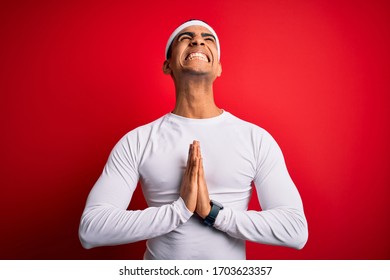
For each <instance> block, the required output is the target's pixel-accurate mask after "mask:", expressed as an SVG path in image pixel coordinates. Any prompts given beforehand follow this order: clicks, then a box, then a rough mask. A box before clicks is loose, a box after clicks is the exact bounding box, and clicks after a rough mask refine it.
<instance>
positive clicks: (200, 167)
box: [198, 158, 204, 178]
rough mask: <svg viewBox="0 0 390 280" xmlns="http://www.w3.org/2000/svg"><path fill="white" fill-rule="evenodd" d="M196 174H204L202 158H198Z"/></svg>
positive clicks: (201, 176) (200, 175)
mask: <svg viewBox="0 0 390 280" xmlns="http://www.w3.org/2000/svg"><path fill="white" fill-rule="evenodd" d="M198 174H199V177H200V178H203V176H204V169H203V158H200V160H199V172H198Z"/></svg>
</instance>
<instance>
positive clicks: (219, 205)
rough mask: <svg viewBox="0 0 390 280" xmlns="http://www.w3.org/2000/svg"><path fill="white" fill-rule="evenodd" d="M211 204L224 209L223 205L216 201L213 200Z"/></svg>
mask: <svg viewBox="0 0 390 280" xmlns="http://www.w3.org/2000/svg"><path fill="white" fill-rule="evenodd" d="M211 203H212V204H213V205H215V206H218V207H219V208H221V209H223V205H222V204H221V203H219V202H218V201H215V200H211Z"/></svg>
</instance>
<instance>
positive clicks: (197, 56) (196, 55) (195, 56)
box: [187, 52, 209, 62]
mask: <svg viewBox="0 0 390 280" xmlns="http://www.w3.org/2000/svg"><path fill="white" fill-rule="evenodd" d="M187 59H188V60H193V59H199V60H203V61H206V62H208V61H209V60H208V59H207V56H206V55H205V54H204V53H198V52H197V53H191V54H190V55H189V56H188V58H187Z"/></svg>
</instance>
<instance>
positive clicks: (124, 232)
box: [79, 198, 192, 249]
mask: <svg viewBox="0 0 390 280" xmlns="http://www.w3.org/2000/svg"><path fill="white" fill-rule="evenodd" d="M191 215H192V213H191V212H190V211H189V210H188V209H187V208H186V206H185V204H184V202H183V200H182V199H181V198H179V199H178V200H177V201H175V202H173V203H172V204H167V205H163V206H161V207H149V208H146V209H145V210H139V211H129V210H124V209H120V208H118V207H115V206H113V205H110V204H104V203H101V204H91V205H87V207H86V208H85V210H84V213H83V215H82V218H81V223H80V228H79V236H80V240H81V243H82V245H83V247H84V248H87V249H89V248H93V247H97V246H107V245H118V244H126V243H131V242H136V241H140V240H144V239H150V238H154V237H156V236H160V235H163V234H166V233H168V232H170V231H172V230H174V229H175V228H176V227H178V226H179V225H181V224H183V223H185V222H186V221H187V220H188V219H189V218H190V217H191Z"/></svg>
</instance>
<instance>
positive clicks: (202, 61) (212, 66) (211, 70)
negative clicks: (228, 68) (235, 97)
mask: <svg viewBox="0 0 390 280" xmlns="http://www.w3.org/2000/svg"><path fill="white" fill-rule="evenodd" d="M167 67H168V69H166V68H167ZM166 70H167V71H166ZM164 72H165V73H167V74H171V75H173V77H174V78H175V77H180V75H181V74H183V73H191V74H195V75H211V77H212V78H213V80H214V79H215V78H216V77H219V76H220V74H221V64H220V62H219V61H218V52H217V44H216V41H215V37H214V35H213V34H212V33H211V32H210V31H209V30H208V29H207V28H205V27H203V26H189V27H187V28H185V29H183V30H182V31H180V32H179V34H178V35H177V36H176V37H175V39H174V40H173V42H172V46H171V57H170V58H169V59H168V60H167V61H166V62H165V64H164Z"/></svg>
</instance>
